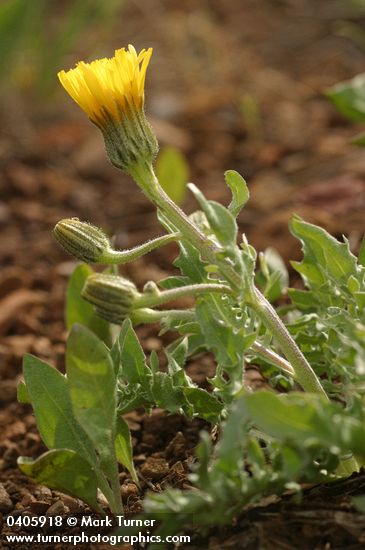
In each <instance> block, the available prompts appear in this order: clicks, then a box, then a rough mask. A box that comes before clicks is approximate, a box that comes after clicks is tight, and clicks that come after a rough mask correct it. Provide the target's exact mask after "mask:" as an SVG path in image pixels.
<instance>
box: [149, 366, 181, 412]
mask: <svg viewBox="0 0 365 550" xmlns="http://www.w3.org/2000/svg"><path fill="white" fill-rule="evenodd" d="M151 389H152V395H153V398H154V401H155V403H156V406H157V407H161V409H167V410H168V411H169V412H180V411H181V409H182V407H184V406H186V405H188V402H187V400H186V398H185V396H184V393H183V391H182V389H181V388H179V387H176V386H174V384H173V381H172V379H171V376H170V375H169V374H167V373H166V372H160V371H159V372H156V373H154V375H153V383H152V388H151Z"/></svg>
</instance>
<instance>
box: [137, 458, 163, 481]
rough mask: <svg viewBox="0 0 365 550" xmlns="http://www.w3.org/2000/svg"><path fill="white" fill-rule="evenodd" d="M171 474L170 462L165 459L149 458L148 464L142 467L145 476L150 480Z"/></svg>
mask: <svg viewBox="0 0 365 550" xmlns="http://www.w3.org/2000/svg"><path fill="white" fill-rule="evenodd" d="M168 472H169V465H168V462H166V460H165V459H164V458H154V457H152V456H150V457H148V458H147V460H146V462H145V463H144V464H143V465H142V466H141V473H142V475H143V476H145V477H147V478H150V479H159V478H161V477H163V476H165V475H167V474H168Z"/></svg>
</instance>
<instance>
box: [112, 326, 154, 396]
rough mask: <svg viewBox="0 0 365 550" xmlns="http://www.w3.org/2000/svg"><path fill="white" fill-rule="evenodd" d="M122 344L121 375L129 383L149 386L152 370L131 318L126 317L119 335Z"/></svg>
mask: <svg viewBox="0 0 365 550" xmlns="http://www.w3.org/2000/svg"><path fill="white" fill-rule="evenodd" d="M119 345H120V361H121V372H120V376H121V377H122V378H124V379H125V380H126V381H127V382H128V383H129V384H141V386H142V387H143V388H145V389H147V388H149V384H150V378H151V370H150V369H149V367H148V366H147V364H146V356H145V354H144V352H143V349H142V346H141V344H140V343H139V340H138V338H137V335H136V333H135V332H134V330H133V326H132V323H131V321H130V319H126V320H125V321H124V323H123V325H122V330H121V331H120V335H119Z"/></svg>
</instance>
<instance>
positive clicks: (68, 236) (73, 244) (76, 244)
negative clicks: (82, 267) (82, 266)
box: [53, 218, 110, 263]
mask: <svg viewBox="0 0 365 550" xmlns="http://www.w3.org/2000/svg"><path fill="white" fill-rule="evenodd" d="M53 235H54V237H55V239H56V241H57V242H58V243H59V244H60V245H61V246H62V247H63V248H64V249H65V250H66V252H69V253H70V254H72V255H73V256H75V258H77V259H78V260H81V261H83V262H86V263H96V262H98V261H100V260H101V259H102V256H103V254H104V253H105V252H106V251H108V250H109V249H110V242H109V239H108V237H107V236H106V235H105V234H104V232H103V231H102V230H101V229H99V227H95V225H91V224H90V223H86V222H81V221H80V220H79V219H78V218H70V219H66V220H61V221H60V222H58V224H57V225H56V226H55V228H54V230H53Z"/></svg>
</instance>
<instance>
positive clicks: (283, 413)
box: [245, 390, 316, 440]
mask: <svg viewBox="0 0 365 550" xmlns="http://www.w3.org/2000/svg"><path fill="white" fill-rule="evenodd" d="M306 397H307V398H306V399H305V400H302V399H301V397H300V396H297V399H296V401H295V398H296V394H294V393H291V394H290V400H287V399H286V398H285V397H284V396H278V395H276V394H275V393H272V392H269V391H264V390H262V391H257V392H255V393H254V394H251V395H246V397H245V403H246V409H247V411H249V415H250V416H251V418H252V420H253V422H254V424H255V425H257V426H258V427H259V428H260V429H262V430H264V431H265V432H266V433H267V434H269V435H270V436H272V437H277V438H279V439H282V438H285V437H287V438H291V439H294V440H301V439H302V438H303V437H304V436H307V437H308V436H311V435H313V421H314V417H315V415H316V411H315V408H314V407H313V405H312V403H311V401H313V396H312V395H310V394H307V396H306Z"/></svg>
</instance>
